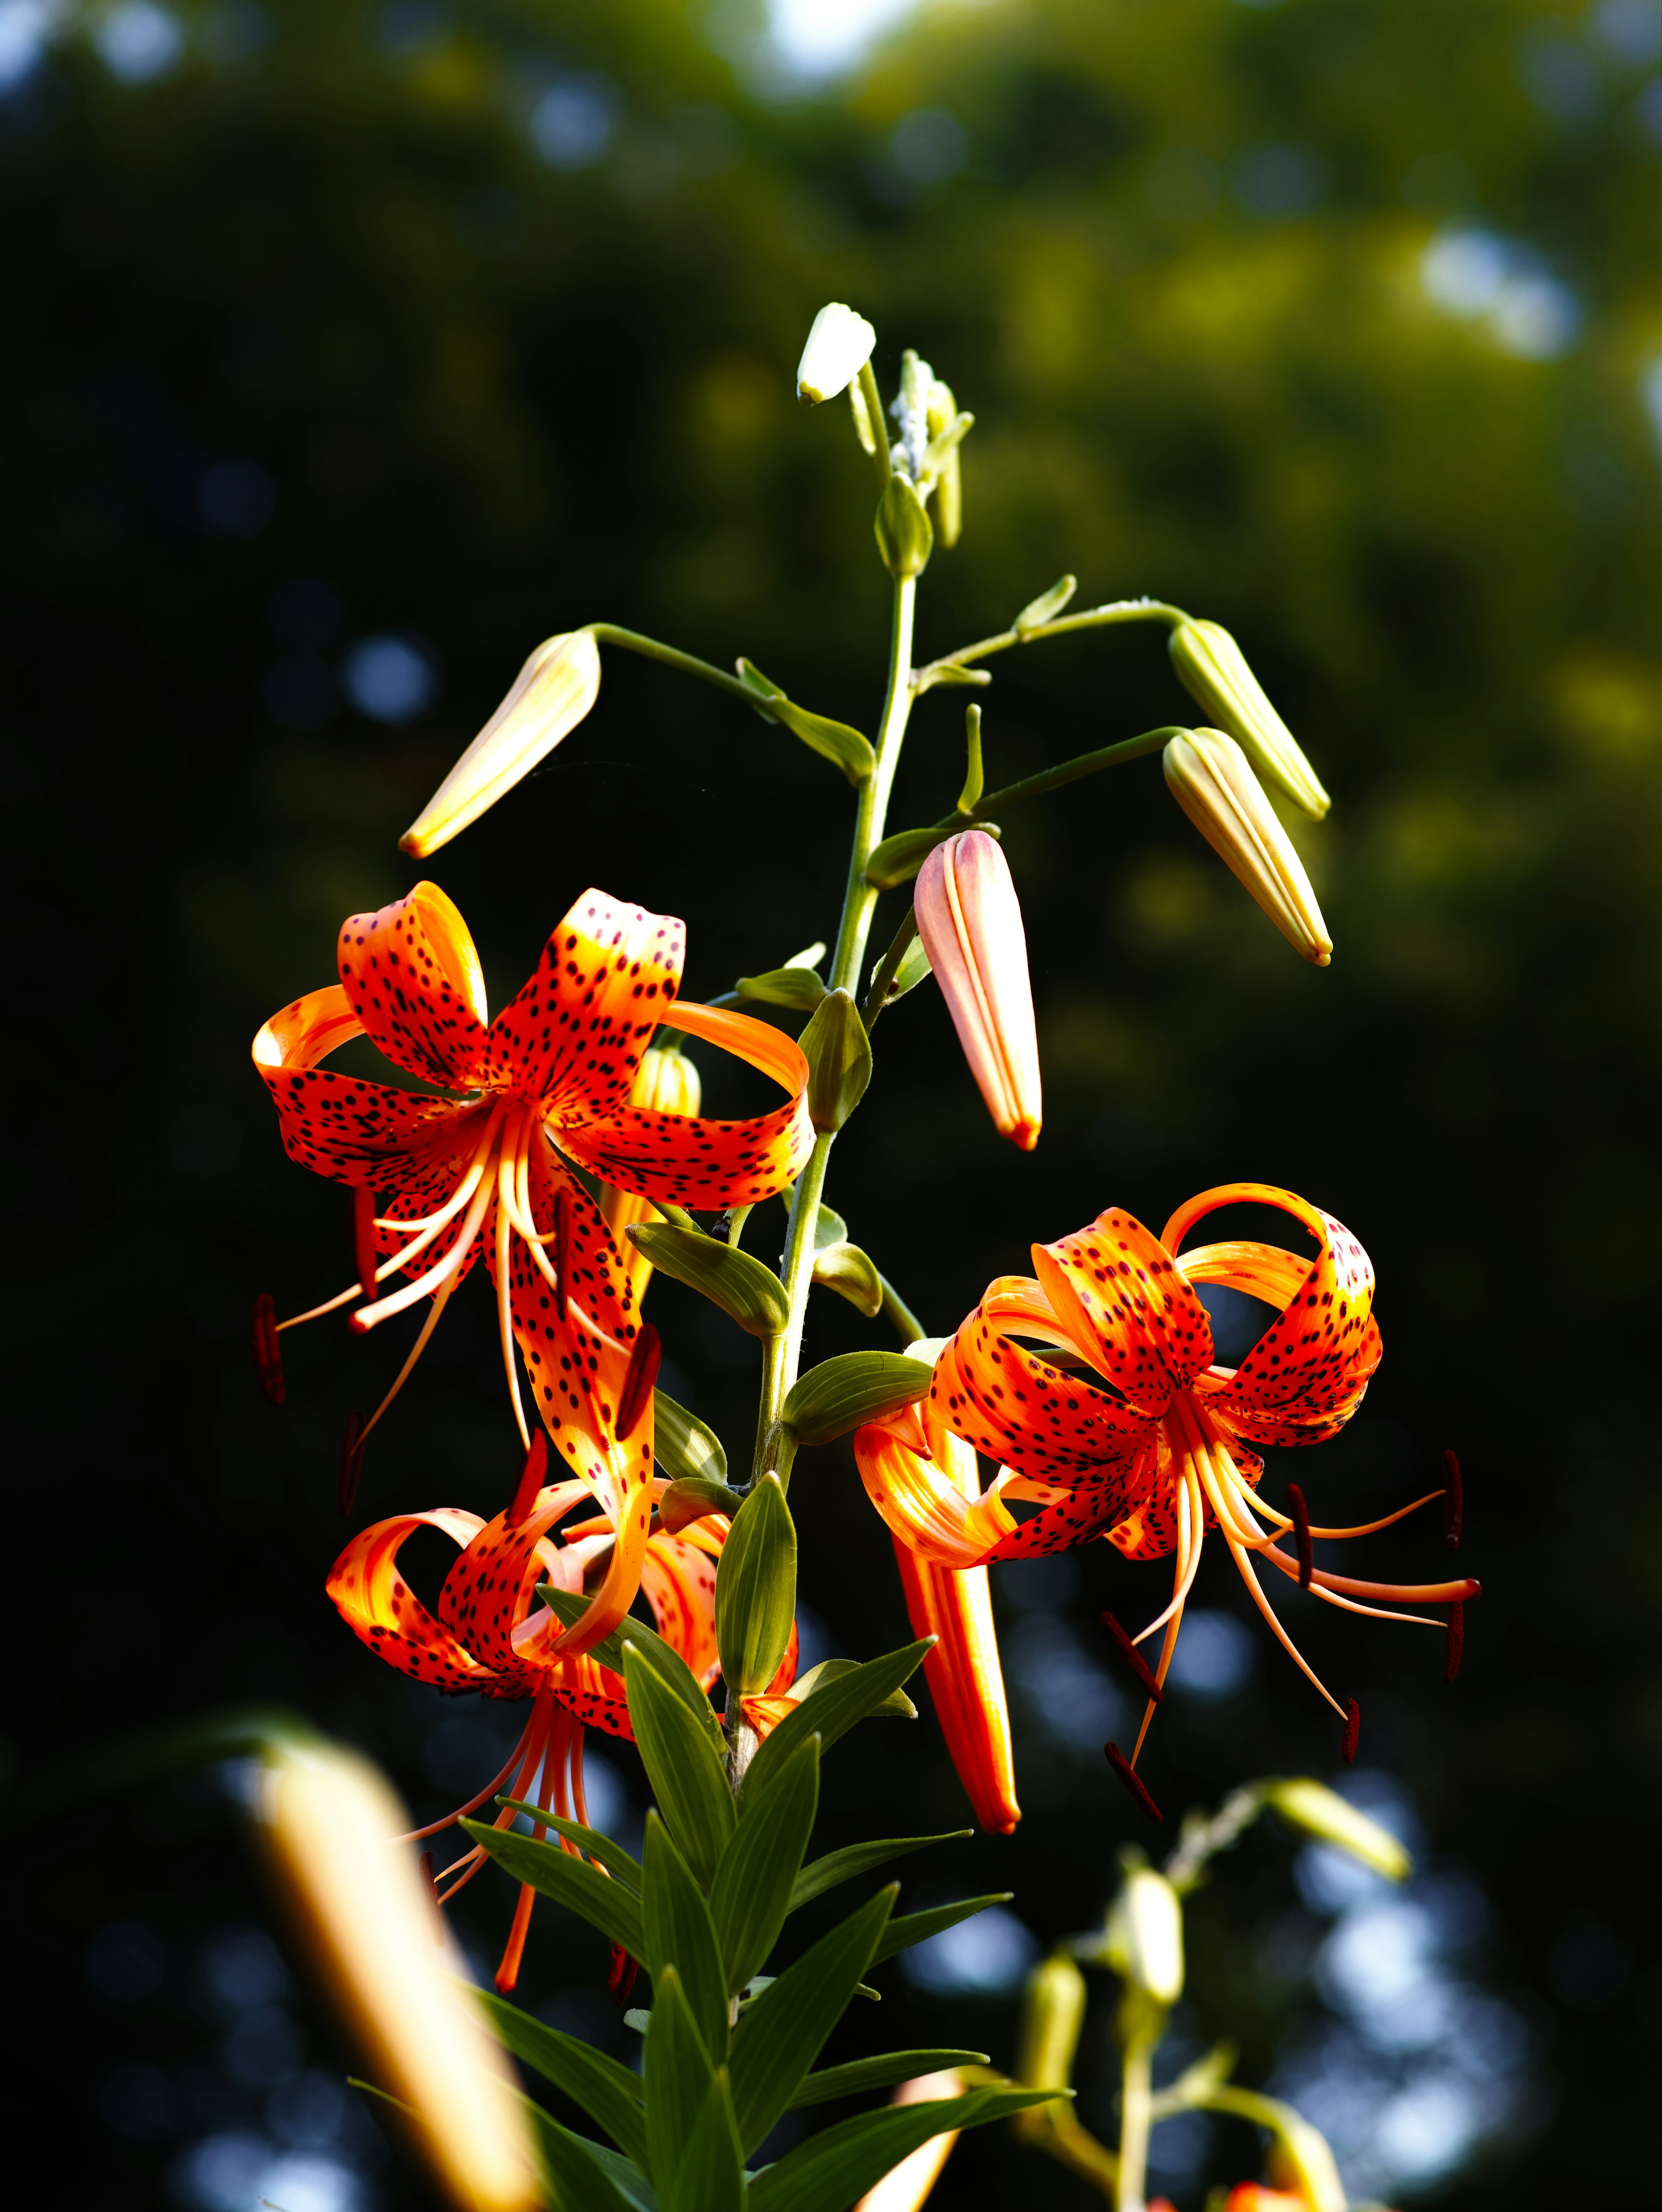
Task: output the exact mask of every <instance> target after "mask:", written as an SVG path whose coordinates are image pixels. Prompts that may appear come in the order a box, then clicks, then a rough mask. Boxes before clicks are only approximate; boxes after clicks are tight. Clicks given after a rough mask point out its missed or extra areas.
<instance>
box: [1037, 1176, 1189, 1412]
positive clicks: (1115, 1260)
mask: <svg viewBox="0 0 1662 2212" xmlns="http://www.w3.org/2000/svg"><path fill="white" fill-rule="evenodd" d="M1033 1271H1034V1273H1036V1274H1037V1275H1038V1279H1039V1282H1040V1284H1041V1285H1043V1287H1044V1294H1045V1296H1046V1297H1047V1298H1049V1300H1050V1304H1051V1306H1052V1307H1053V1308H1054V1309H1055V1311H1056V1316H1057V1318H1058V1319H1059V1320H1060V1321H1061V1322H1062V1324H1063V1326H1064V1327H1065V1328H1067V1329H1068V1333H1069V1334H1071V1335H1072V1336H1073V1338H1074V1340H1075V1343H1076V1344H1077V1345H1078V1346H1079V1347H1080V1349H1081V1351H1082V1352H1085V1353H1086V1354H1087V1357H1088V1358H1090V1360H1091V1364H1092V1365H1093V1367H1095V1368H1096V1370H1097V1371H1098V1372H1099V1374H1101V1375H1103V1376H1105V1377H1106V1379H1107V1380H1108V1382H1109V1383H1111V1384H1112V1385H1113V1387H1114V1389H1116V1390H1117V1391H1118V1392H1120V1393H1121V1394H1122V1395H1123V1397H1124V1399H1125V1401H1126V1403H1127V1404H1128V1405H1129V1406H1130V1407H1133V1408H1134V1409H1135V1411H1137V1412H1139V1413H1148V1414H1158V1413H1163V1412H1164V1411H1165V1409H1166V1406H1167V1405H1168V1404H1169V1403H1170V1402H1171V1398H1172V1392H1173V1391H1174V1390H1184V1389H1187V1388H1188V1386H1189V1384H1190V1383H1191V1382H1193V1380H1194V1378H1195V1376H1196V1375H1198V1374H1199V1373H1200V1372H1201V1371H1202V1369H1203V1368H1206V1367H1209V1366H1210V1365H1211V1364H1212V1348H1213V1347H1212V1328H1211V1324H1210V1322H1208V1320H1207V1318H1206V1309H1205V1307H1204V1306H1202V1304H1201V1302H1200V1300H1199V1299H1198V1298H1197V1297H1196V1295H1195V1293H1194V1291H1192V1290H1190V1287H1189V1285H1188V1284H1187V1283H1186V1282H1184V1279H1183V1277H1182V1276H1181V1275H1180V1274H1179V1273H1178V1269H1177V1267H1176V1265H1175V1263H1174V1262H1173V1261H1172V1255H1171V1252H1170V1250H1169V1249H1167V1247H1166V1244H1165V1243H1162V1242H1160V1240H1159V1239H1157V1238H1156V1237H1153V1236H1152V1235H1151V1234H1150V1233H1149V1231H1148V1230H1147V1229H1145V1228H1144V1227H1143V1225H1142V1224H1141V1222H1140V1221H1138V1220H1135V1218H1133V1217H1132V1216H1131V1215H1130V1214H1129V1213H1126V1212H1122V1211H1121V1210H1120V1208H1119V1207H1117V1206H1112V1207H1111V1208H1110V1209H1109V1210H1108V1212H1105V1213H1100V1214H1099V1215H1098V1216H1097V1218H1096V1219H1095V1220H1094V1221H1093V1223H1092V1224H1091V1225H1090V1227H1089V1228H1088V1229H1080V1230H1075V1232H1074V1233H1073V1235H1072V1236H1070V1237H1058V1238H1057V1240H1056V1243H1054V1244H1035V1245H1034V1247H1033Z"/></svg>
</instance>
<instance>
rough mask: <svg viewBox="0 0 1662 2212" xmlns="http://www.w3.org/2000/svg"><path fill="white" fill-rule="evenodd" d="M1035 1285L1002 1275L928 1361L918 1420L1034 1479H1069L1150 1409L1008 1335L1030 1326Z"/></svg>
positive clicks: (1134, 1430) (1121, 1440)
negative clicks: (923, 1408) (930, 1371)
mask: <svg viewBox="0 0 1662 2212" xmlns="http://www.w3.org/2000/svg"><path fill="white" fill-rule="evenodd" d="M1041 1310H1043V1311H1044V1313H1045V1314H1046V1315H1047V1316H1048V1318H1049V1324H1050V1329H1051V1330H1055V1328H1056V1321H1055V1316H1054V1314H1052V1313H1050V1309H1049V1306H1048V1304H1045V1305H1044V1307H1043V1308H1042V1309H1041V1294H1040V1292H1039V1289H1038V1285H1037V1284H1035V1283H1026V1285H1025V1287H1024V1286H1023V1285H1022V1279H1020V1278H1010V1277H1008V1276H1007V1277H1004V1278H1001V1280H1000V1282H999V1283H998V1284H995V1285H994V1287H993V1290H992V1291H989V1293H988V1296H987V1297H985V1298H983V1301H982V1304H981V1305H980V1306H979V1307H978V1308H977V1310H976V1312H974V1313H973V1314H971V1316H970V1318H969V1319H968V1321H966V1322H965V1323H964V1325H963V1327H962V1328H960V1329H959V1332H958V1334H957V1335H956V1336H955V1337H953V1340H952V1341H951V1343H950V1344H949V1345H948V1346H947V1347H946V1349H945V1350H944V1351H943V1352H941V1356H940V1358H938V1359H937V1360H936V1362H935V1365H934V1375H933V1376H932V1378H931V1381H930V1385H929V1398H928V1411H927V1412H926V1414H925V1422H926V1425H929V1424H930V1423H931V1422H932V1421H934V1422H938V1423H941V1424H943V1425H945V1426H947V1427H948V1428H950V1429H952V1430H953V1431H955V1433H956V1434H958V1435H959V1436H960V1437H964V1438H965V1440H966V1441H967V1442H968V1443H972V1444H973V1445H974V1446H975V1448H976V1449H977V1451H982V1452H985V1453H986V1455H987V1456H988V1457H989V1459H995V1460H998V1461H1000V1462H1003V1463H1005V1464H1007V1465H1008V1466H1010V1467H1014V1468H1017V1469H1018V1470H1019V1471H1020V1473H1021V1474H1028V1475H1033V1476H1036V1477H1038V1479H1039V1480H1053V1481H1057V1482H1070V1481H1076V1480H1080V1479H1081V1478H1083V1477H1085V1476H1087V1475H1090V1474H1093V1473H1094V1471H1095V1470H1097V1469H1098V1468H1100V1467H1101V1466H1103V1464H1104V1463H1105V1462H1111V1461H1117V1460H1120V1459H1123V1457H1124V1456H1125V1455H1126V1454H1127V1453H1128V1452H1129V1451H1133V1450H1135V1448H1136V1446H1137V1445H1138V1443H1140V1442H1141V1439H1142V1437H1144V1435H1146V1433H1147V1431H1148V1417H1147V1416H1146V1415H1144V1414H1143V1413H1141V1411H1140V1410H1137V1409H1135V1408H1128V1407H1124V1406H1123V1405H1121V1404H1119V1403H1118V1402H1117V1400H1115V1399H1114V1398H1112V1397H1111V1396H1110V1395H1108V1393H1107V1392H1106V1391H1105V1390H1102V1389H1098V1388H1097V1387H1096V1385H1095V1384H1094V1383H1092V1382H1091V1381H1089V1380H1088V1379H1087V1377H1085V1376H1082V1375H1079V1374H1076V1373H1074V1372H1072V1371H1070V1370H1067V1369H1063V1368H1060V1367H1055V1366H1052V1365H1051V1364H1050V1361H1048V1360H1047V1359H1044V1358H1041V1357H1040V1356H1039V1355H1038V1354H1037V1353H1035V1352H1029V1351H1028V1350H1026V1347H1025V1346H1022V1345H1021V1344H1020V1343H1018V1342H1016V1341H1014V1339H1015V1337H1016V1336H1017V1334H1021V1335H1029V1334H1034V1333H1035V1328H1034V1324H1035V1322H1038V1316H1039V1314H1040V1311H1041Z"/></svg>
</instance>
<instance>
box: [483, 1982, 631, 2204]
mask: <svg viewBox="0 0 1662 2212" xmlns="http://www.w3.org/2000/svg"><path fill="white" fill-rule="evenodd" d="M472 1994H473V1996H474V1998H475V2000H476V2001H477V2002H478V2003H479V2004H480V2005H481V2006H483V2007H484V2011H485V2014H486V2015H487V2016H488V2018H489V2019H490V2025H491V2027H493V2028H494V2029H495V2030H496V2037H497V2040H498V2041H499V2042H501V2043H502V2044H504V2045H506V2046H507V2048H508V2050H509V2051H512V2052H513V2054H514V2057H516V2058H518V2059H521V2060H523V2062H524V2063H525V2064H526V2065H527V2066H530V2067H533V2068H534V2069H536V2071H537V2072H538V2073H539V2074H540V2075H542V2076H543V2078H544V2080H545V2081H551V2082H552V2083H553V2084H554V2087H556V2088H557V2089H559V2090H561V2091H563V2093H564V2094H565V2095H566V2096H568V2097H569V2098H570V2100H571V2101H572V2103H573V2104H574V2105H576V2106H579V2107H580V2108H581V2110H582V2111H583V2112H587V2114H588V2116H589V2118H591V2119H593V2120H597V2121H598V2122H599V2123H600V2126H601V2127H603V2128H604V2129H605V2130H606V2133H607V2134H608V2135H609V2136H611V2138H612V2142H615V2143H616V2144H617V2146H618V2149H619V2150H620V2151H622V2152H623V2153H624V2155H625V2156H626V2157H629V2158H632V2159H633V2160H635V2161H636V2164H637V2165H640V2166H644V2165H645V2163H646V2119H645V2117H644V2115H643V2113H642V2107H641V2083H640V2079H639V2076H638V2075H634V2074H631V2073H630V2069H629V2068H628V2067H627V2066H620V2065H619V2064H618V2061H617V2060H616V2059H615V2058H608V2057H607V2056H606V2053H605V2051H597V2050H596V2049H595V2048H594V2045H593V2044H592V2043H580V2042H579V2041H578V2039H577V2038H576V2037H575V2035H565V2034H563V2033H561V2031H560V2030H559V2029H558V2028H557V2027H545V2025H544V2023H543V2022H542V2021H539V2020H533V2017H532V2015H530V2014H529V2013H528V2012H522V2011H521V2008H520V2007H519V2006H518V2005H514V2004H509V2003H508V2001H507V1999H506V1998H505V1997H499V1996H495V1995H494V1994H493V1993H492V1992H491V1991H490V1990H474V1991H473V1993H472Z"/></svg>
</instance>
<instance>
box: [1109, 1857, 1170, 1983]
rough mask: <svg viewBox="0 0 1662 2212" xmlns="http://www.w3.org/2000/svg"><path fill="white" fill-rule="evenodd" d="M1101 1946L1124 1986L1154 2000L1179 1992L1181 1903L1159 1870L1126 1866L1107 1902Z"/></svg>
mask: <svg viewBox="0 0 1662 2212" xmlns="http://www.w3.org/2000/svg"><path fill="white" fill-rule="evenodd" d="M1104 1948H1105V1952H1106V1954H1107V1959H1108V1963H1109V1965H1110V1966H1111V1967H1112V1968H1113V1969H1114V1971H1115V1972H1116V1973H1117V1974H1118V1975H1120V1976H1121V1977H1122V1978H1123V1980H1124V1981H1125V1983H1126V1984H1127V1985H1128V1987H1129V1988H1131V1989H1133V1990H1136V1991H1137V1992H1138V1994H1139V1995H1140V1996H1146V1997H1152V1998H1153V1999H1154V2002H1155V2003H1156V2004H1160V2005H1173V2004H1175V2003H1176V2002H1177V2001H1178V1998H1179V1997H1180V1996H1182V1995H1183V1907H1182V1905H1180V1904H1179V1903H1178V1893H1177V1892H1176V1890H1175V1889H1173V1888H1172V1885H1171V1883H1170V1882H1169V1881H1167V1880H1166V1876H1165V1875H1163V1874H1156V1873H1155V1872H1154V1869H1153V1868H1152V1867H1147V1866H1134V1867H1131V1868H1129V1869H1127V1872H1126V1875H1125V1880H1124V1881H1123V1883H1122V1884H1121V1886H1120V1892H1119V1895H1118V1896H1117V1898H1116V1899H1114V1902H1113V1904H1112V1905H1111V1907H1110V1908H1109V1913H1108V1925H1107V1928H1106V1929H1105V1944H1104Z"/></svg>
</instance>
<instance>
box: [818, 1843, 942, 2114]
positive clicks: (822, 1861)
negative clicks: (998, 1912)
mask: <svg viewBox="0 0 1662 2212" xmlns="http://www.w3.org/2000/svg"><path fill="white" fill-rule="evenodd" d="M974 1833H975V1830H974V1829H973V1828H954V1829H953V1830H952V1831H951V1832H949V1833H948V1834H947V1835H944V1836H885V1837H882V1838H877V1839H875V1840H874V1841H873V1842H871V1843H868V1844H845V1845H844V1847H843V1850H840V1851H827V1852H826V1853H825V1857H823V1858H818V1859H813V1860H811V1861H810V1862H809V1863H808V1864H807V1866H805V1867H804V1868H803V1869H802V1871H801V1874H799V1875H797V1877H796V1881H795V1886H794V1887H793V1889H792V1891H791V1893H790V1909H791V1911H793V1912H794V1911H796V1910H797V1908H798V1907H799V1906H800V1905H811V1904H812V1903H813V1900H814V1899H815V1898H816V1897H823V1896H824V1895H825V1892H826V1891H827V1890H828V1889H835V1888H836V1887H837V1885H838V1883H839V1882H844V1881H853V1880H854V1878H855V1875H860V1874H869V1873H870V1872H871V1871H872V1869H873V1868H874V1867H880V1866H886V1865H887V1864H888V1863H889V1861H890V1860H891V1859H898V1858H904V1857H905V1856H906V1854H907V1852H908V1851H921V1850H922V1849H923V1847H924V1845H925V1844H960V1843H962V1842H963V1840H964V1838H965V1837H966V1836H972V1835H974ZM920 2070H921V2071H922V2072H926V2073H927V2072H928V2069H927V2067H926V2068H922V2069H920Z"/></svg>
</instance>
